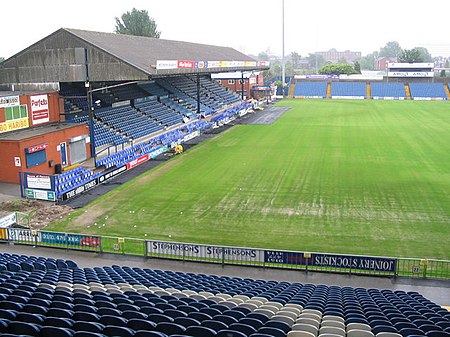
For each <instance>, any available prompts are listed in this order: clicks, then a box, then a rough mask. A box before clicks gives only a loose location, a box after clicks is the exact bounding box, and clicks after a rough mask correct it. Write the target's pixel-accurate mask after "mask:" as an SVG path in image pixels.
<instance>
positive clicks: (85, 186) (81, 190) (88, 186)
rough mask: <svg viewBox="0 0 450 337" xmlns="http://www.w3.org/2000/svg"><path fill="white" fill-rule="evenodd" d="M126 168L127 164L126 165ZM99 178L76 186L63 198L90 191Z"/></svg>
mask: <svg viewBox="0 0 450 337" xmlns="http://www.w3.org/2000/svg"><path fill="white" fill-rule="evenodd" d="M125 169H126V166H125ZM98 180H99V179H98V178H96V179H94V180H91V181H89V182H87V183H85V184H83V185H81V186H78V187H76V188H74V189H73V190H70V191H68V192H66V193H64V194H63V195H62V200H67V199H70V198H73V197H76V196H77V195H80V194H81V193H84V192H86V191H89V190H90V189H91V188H94V187H95V186H97V185H98Z"/></svg>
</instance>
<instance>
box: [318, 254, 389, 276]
mask: <svg viewBox="0 0 450 337" xmlns="http://www.w3.org/2000/svg"><path fill="white" fill-rule="evenodd" d="M310 265H312V266H323V267H335V268H349V269H361V270H373V271H377V272H395V269H396V266H397V260H396V259H394V258H388V257H373V256H353V255H334V254H333V255H332V254H316V253H313V254H312V261H311V263H310Z"/></svg>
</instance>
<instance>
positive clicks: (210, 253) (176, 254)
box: [0, 228, 450, 279]
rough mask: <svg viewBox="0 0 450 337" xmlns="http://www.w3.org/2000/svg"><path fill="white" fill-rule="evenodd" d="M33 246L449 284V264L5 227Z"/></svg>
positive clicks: (15, 239)
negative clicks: (423, 280)
mask: <svg viewBox="0 0 450 337" xmlns="http://www.w3.org/2000/svg"><path fill="white" fill-rule="evenodd" d="M1 241H3V242H9V243H14V244H23V245H33V246H36V247H51V248H62V249H69V250H82V251H89V252H96V253H113V254H123V255H134V256H142V257H147V258H160V259H172V260H173V259H175V260H180V261H192V262H203V263H215V264H221V265H241V266H249V267H260V268H280V269H295V270H301V271H317V272H328V273H345V274H355V275H369V276H384V277H397V276H400V277H410V278H427V279H450V261H448V260H437V259H418V258H415V259H414V258H395V257H383V256H365V255H346V254H327V253H316V252H298V251H286V250H270V249H258V248H245V247H229V246H216V245H205V244H195V243H182V242H169V241H157V240H143V239H136V238H125V237H114V236H96V235H84V234H74V233H59V232H49V231H42V230H30V229H19V228H8V229H5V230H2V231H0V242H1Z"/></svg>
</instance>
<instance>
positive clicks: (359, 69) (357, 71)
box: [353, 61, 361, 74]
mask: <svg viewBox="0 0 450 337" xmlns="http://www.w3.org/2000/svg"><path fill="white" fill-rule="evenodd" d="M353 69H354V70H355V73H357V74H361V64H359V62H358V61H355V63H354V65H353Z"/></svg>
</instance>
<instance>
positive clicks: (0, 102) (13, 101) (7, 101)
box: [0, 96, 20, 108]
mask: <svg viewBox="0 0 450 337" xmlns="http://www.w3.org/2000/svg"><path fill="white" fill-rule="evenodd" d="M19 105H20V98H19V96H5V97H0V108H10V107H13V106H19Z"/></svg>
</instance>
